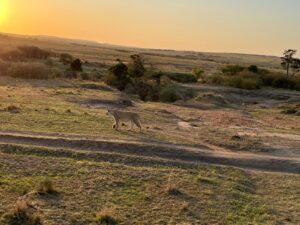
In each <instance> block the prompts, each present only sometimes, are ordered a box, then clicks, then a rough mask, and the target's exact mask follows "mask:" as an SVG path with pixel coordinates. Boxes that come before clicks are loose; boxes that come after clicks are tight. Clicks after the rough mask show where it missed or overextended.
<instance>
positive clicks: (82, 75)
mask: <svg viewBox="0 0 300 225" xmlns="http://www.w3.org/2000/svg"><path fill="white" fill-rule="evenodd" d="M80 77H81V79H82V80H89V79H90V75H89V74H88V73H81V74H80Z"/></svg>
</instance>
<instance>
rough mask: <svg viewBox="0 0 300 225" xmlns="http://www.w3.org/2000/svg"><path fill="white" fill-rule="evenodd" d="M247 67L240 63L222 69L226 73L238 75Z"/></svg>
mask: <svg viewBox="0 0 300 225" xmlns="http://www.w3.org/2000/svg"><path fill="white" fill-rule="evenodd" d="M244 69H245V68H244V67H242V66H239V65H228V66H226V67H224V68H223V69H222V73H223V74H225V75H231V76H234V75H237V74H238V73H240V72H242V71H243V70H244Z"/></svg>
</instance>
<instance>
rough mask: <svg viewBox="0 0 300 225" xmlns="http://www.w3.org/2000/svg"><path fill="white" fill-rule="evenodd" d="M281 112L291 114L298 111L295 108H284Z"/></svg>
mask: <svg viewBox="0 0 300 225" xmlns="http://www.w3.org/2000/svg"><path fill="white" fill-rule="evenodd" d="M281 113H282V114H287V115H293V114H296V113H298V112H297V110H296V109H286V110H283V111H282V112H281Z"/></svg>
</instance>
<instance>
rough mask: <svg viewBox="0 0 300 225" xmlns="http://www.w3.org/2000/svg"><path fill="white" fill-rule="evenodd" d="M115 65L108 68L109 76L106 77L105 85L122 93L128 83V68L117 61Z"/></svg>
mask: <svg viewBox="0 0 300 225" xmlns="http://www.w3.org/2000/svg"><path fill="white" fill-rule="evenodd" d="M117 62H118V63H117V64H116V65H114V66H112V67H110V68H109V74H108V75H107V76H106V83H107V84H108V85H111V86H114V87H116V88H117V89H118V90H120V91H123V90H124V89H125V88H126V86H127V84H128V82H129V78H128V67H127V66H126V65H125V64H124V63H123V62H122V61H121V60H119V59H117Z"/></svg>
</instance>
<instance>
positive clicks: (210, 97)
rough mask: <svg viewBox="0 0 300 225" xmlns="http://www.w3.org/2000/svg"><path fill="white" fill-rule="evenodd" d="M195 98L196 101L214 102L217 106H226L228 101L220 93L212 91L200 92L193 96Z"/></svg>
mask: <svg viewBox="0 0 300 225" xmlns="http://www.w3.org/2000/svg"><path fill="white" fill-rule="evenodd" d="M195 100H196V101H197V102H201V103H206V104H214V105H217V106H226V105H228V104H229V102H228V101H227V100H226V99H225V98H224V97H223V96H222V95H218V94H214V93H201V94H199V95H198V96H197V97H196V98H195Z"/></svg>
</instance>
